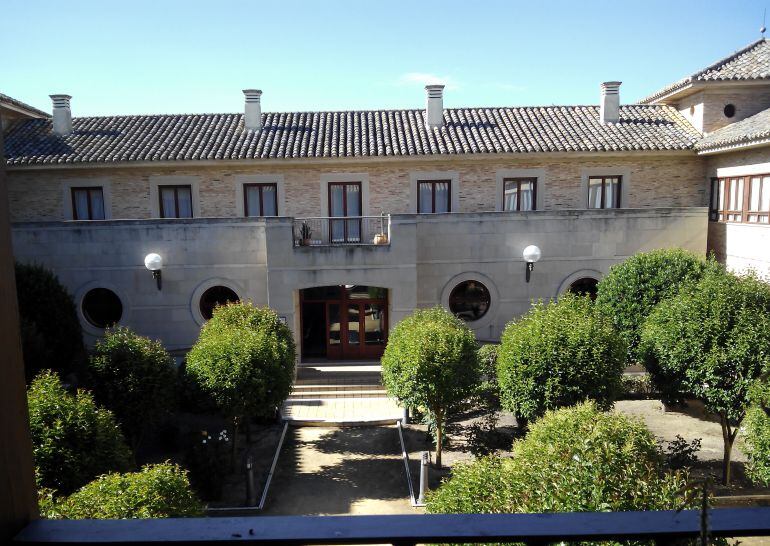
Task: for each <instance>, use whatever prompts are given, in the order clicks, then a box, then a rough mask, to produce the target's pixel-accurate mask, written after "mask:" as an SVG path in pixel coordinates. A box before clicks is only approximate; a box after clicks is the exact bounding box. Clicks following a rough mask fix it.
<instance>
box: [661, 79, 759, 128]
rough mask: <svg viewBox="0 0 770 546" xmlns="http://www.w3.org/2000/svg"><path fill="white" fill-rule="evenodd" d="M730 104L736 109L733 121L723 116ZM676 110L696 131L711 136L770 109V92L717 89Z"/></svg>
mask: <svg viewBox="0 0 770 546" xmlns="http://www.w3.org/2000/svg"><path fill="white" fill-rule="evenodd" d="M727 104H732V105H734V106H735V115H734V116H733V117H732V118H728V117H727V116H725V114H724V108H725V106H726V105H727ZM674 106H675V107H676V109H677V110H679V112H680V113H681V114H682V115H683V116H684V117H685V119H687V120H688V121H689V122H690V123H692V124H693V126H695V128H696V129H698V130H699V131H700V132H702V133H705V134H708V133H712V132H714V131H716V130H717V129H721V128H722V127H725V126H726V125H729V124H731V123H735V122H736V121H740V120H742V119H745V118H747V117H750V116H753V115H754V114H758V113H759V112H761V111H762V110H766V109H767V108H770V89H768V87H767V86H749V87H744V88H742V89H741V88H731V89H726V88H724V87H715V88H710V89H704V90H703V91H699V92H697V93H693V94H692V95H690V96H688V97H685V98H683V99H681V100H680V101H679V102H677V103H676V104H675V105H674Z"/></svg>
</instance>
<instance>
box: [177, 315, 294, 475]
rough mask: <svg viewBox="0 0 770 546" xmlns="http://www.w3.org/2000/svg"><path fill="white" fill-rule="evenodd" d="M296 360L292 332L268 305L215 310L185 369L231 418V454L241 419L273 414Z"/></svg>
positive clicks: (287, 389)
mask: <svg viewBox="0 0 770 546" xmlns="http://www.w3.org/2000/svg"><path fill="white" fill-rule="evenodd" d="M295 359H296V347H295V345H294V339H293V337H292V334H291V331H290V330H289V328H288V327H287V326H286V325H285V324H283V323H282V322H281V321H280V319H279V318H278V315H277V314H276V313H275V312H274V311H273V310H271V309H268V308H267V307H254V306H253V305H252V304H251V303H250V302H234V303H228V304H227V305H223V306H219V307H216V308H215V309H214V315H213V317H212V318H211V320H209V321H208V322H207V323H206V324H205V325H204V326H203V328H202V329H201V333H200V336H199V337H198V341H197V342H196V343H195V346H193V348H192V349H191V350H190V352H189V353H188V354H187V368H186V373H187V374H188V376H189V377H190V378H191V379H192V380H193V381H195V383H197V385H198V387H199V388H200V390H201V391H202V393H203V394H205V395H207V396H209V397H211V399H212V400H213V401H214V402H215V403H216V405H217V407H218V408H219V410H220V411H221V412H223V413H224V414H225V415H226V416H228V417H229V418H231V419H232V422H233V435H232V436H233V454H235V453H236V450H237V446H236V440H237V434H238V426H239V424H240V422H241V421H242V420H243V419H248V418H255V417H264V416H270V415H273V414H274V413H275V412H276V411H277V409H278V407H279V406H280V405H281V404H282V403H283V401H284V400H286V398H288V396H289V393H290V392H291V385H292V382H293V380H294V362H295ZM233 462H235V460H234V455H233Z"/></svg>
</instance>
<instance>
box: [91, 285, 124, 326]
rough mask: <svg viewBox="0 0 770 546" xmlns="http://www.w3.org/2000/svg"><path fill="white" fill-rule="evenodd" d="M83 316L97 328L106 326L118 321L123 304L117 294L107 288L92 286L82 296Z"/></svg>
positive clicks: (121, 314) (121, 313)
mask: <svg viewBox="0 0 770 546" xmlns="http://www.w3.org/2000/svg"><path fill="white" fill-rule="evenodd" d="M81 309H82V311H83V316H84V317H85V318H86V320H87V321H88V322H89V324H91V325H93V326H96V327H97V328H107V327H108V326H113V325H115V324H117V323H118V322H119V321H120V318H121V317H122V316H123V304H122V303H121V301H120V298H119V297H118V295H117V294H116V293H115V292H113V291H112V290H109V289H107V288H92V289H91V290H89V291H88V292H86V295H85V296H83V303H82V304H81Z"/></svg>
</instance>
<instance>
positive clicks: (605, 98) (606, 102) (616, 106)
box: [599, 82, 623, 123]
mask: <svg viewBox="0 0 770 546" xmlns="http://www.w3.org/2000/svg"><path fill="white" fill-rule="evenodd" d="M621 83H623V82H604V83H603V84H601V89H602V100H601V103H600V105H599V121H600V122H601V123H617V122H618V119H619V118H620V84H621Z"/></svg>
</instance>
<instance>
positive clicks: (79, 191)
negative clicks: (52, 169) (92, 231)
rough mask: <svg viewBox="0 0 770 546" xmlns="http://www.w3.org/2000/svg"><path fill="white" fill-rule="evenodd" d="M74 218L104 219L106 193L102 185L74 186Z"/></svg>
mask: <svg viewBox="0 0 770 546" xmlns="http://www.w3.org/2000/svg"><path fill="white" fill-rule="evenodd" d="M72 219H73V220H104V193H103V191H102V188H101V187H92V188H72Z"/></svg>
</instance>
